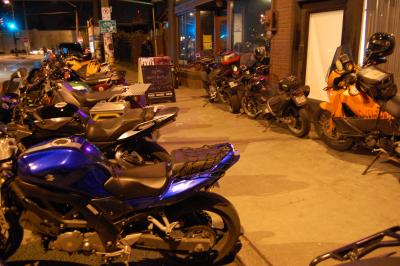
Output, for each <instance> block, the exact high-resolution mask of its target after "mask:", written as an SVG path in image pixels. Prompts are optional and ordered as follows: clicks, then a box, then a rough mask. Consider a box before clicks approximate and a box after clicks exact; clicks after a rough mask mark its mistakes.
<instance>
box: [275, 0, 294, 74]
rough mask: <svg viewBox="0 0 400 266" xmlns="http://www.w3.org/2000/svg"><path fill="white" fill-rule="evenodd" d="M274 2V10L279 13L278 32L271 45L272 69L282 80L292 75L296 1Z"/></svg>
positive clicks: (281, 0) (277, 0) (280, 0)
mask: <svg viewBox="0 0 400 266" xmlns="http://www.w3.org/2000/svg"><path fill="white" fill-rule="evenodd" d="M273 1H274V2H273V9H274V10H275V11H278V31H277V33H276V34H275V35H274V37H273V38H272V43H271V68H272V73H273V74H276V75H278V77H279V78H281V77H282V76H286V75H289V74H291V64H292V51H293V33H294V20H295V7H296V1H295V0H273Z"/></svg>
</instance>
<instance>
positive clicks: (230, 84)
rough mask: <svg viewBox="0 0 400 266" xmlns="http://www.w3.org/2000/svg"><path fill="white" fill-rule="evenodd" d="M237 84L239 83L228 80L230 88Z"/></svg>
mask: <svg viewBox="0 0 400 266" xmlns="http://www.w3.org/2000/svg"><path fill="white" fill-rule="evenodd" d="M237 85H239V84H237V83H236V82H233V81H231V82H229V87H231V88H234V87H236V86H237Z"/></svg>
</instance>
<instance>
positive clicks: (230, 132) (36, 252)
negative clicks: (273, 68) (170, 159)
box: [0, 60, 400, 266]
mask: <svg viewBox="0 0 400 266" xmlns="http://www.w3.org/2000/svg"><path fill="white" fill-rule="evenodd" d="M10 64H11V65H12V68H13V69H15V68H16V67H18V66H21V65H26V66H29V64H30V61H24V60H22V61H12V62H11V61H6V60H4V61H1V62H0V66H1V70H3V68H7V69H8V70H10V69H11V68H10ZM132 68H133V67H132ZM0 73H1V78H2V79H3V78H5V77H6V76H7V75H8V73H5V72H0ZM128 75H130V76H131V77H132V75H133V73H132V72H128ZM131 81H132V80H131ZM176 93H177V102H176V103H170V104H166V105H169V106H178V107H179V108H180V112H179V115H178V119H177V121H176V122H174V123H172V124H170V125H168V126H167V127H165V128H163V130H162V131H161V138H160V143H161V144H162V145H163V146H165V147H166V148H167V149H168V150H169V151H172V150H173V149H176V148H180V147H200V146H202V145H205V144H214V143H219V142H231V143H233V145H234V146H235V148H236V149H237V150H238V151H239V152H240V154H241V158H240V160H239V162H238V163H237V164H236V165H234V166H233V167H232V168H231V169H230V170H229V171H228V172H227V173H226V175H225V176H224V177H223V178H222V179H221V181H220V188H216V189H214V191H215V192H217V193H220V194H222V195H223V196H225V197H227V198H228V199H229V200H230V201H231V202H232V203H233V204H234V206H235V207H236V209H237V211H238V213H239V216H240V218H241V223H242V226H243V228H244V234H245V237H246V238H247V239H248V240H249V241H250V242H251V243H252V245H254V246H255V247H256V249H257V250H258V251H259V252H260V253H262V255H263V256H264V257H265V258H267V260H268V261H269V263H270V264H271V265H275V266H297V265H308V263H309V262H310V261H311V260H312V259H313V258H314V257H315V256H317V255H320V254H321V253H324V252H326V251H329V250H331V249H334V248H338V247H340V246H342V245H344V244H346V243H349V242H352V241H355V240H357V239H360V238H362V237H365V236H368V235H370V234H373V233H375V232H377V231H380V230H383V229H385V228H387V227H390V226H394V225H397V224H398V223H399V219H398V218H399V216H398V214H397V212H396V211H397V210H398V209H399V208H400V184H399V178H400V170H399V168H398V166H397V165H394V164H392V163H390V162H388V161H385V160H379V161H378V162H377V163H376V164H375V165H374V166H373V167H372V169H371V170H370V171H369V172H368V174H367V175H362V174H361V173H362V172H363V170H364V169H365V167H366V165H368V164H369V163H370V161H371V160H373V158H374V156H373V155H372V154H371V153H370V152H369V151H367V150H356V151H349V152H337V151H334V150H331V149H329V148H328V147H327V146H326V145H324V143H322V142H321V141H320V140H319V139H318V137H317V136H316V134H315V132H312V133H311V134H310V137H308V138H305V139H298V138H296V137H294V136H292V135H291V134H290V133H289V132H288V131H287V130H286V129H285V128H283V127H281V126H279V125H275V124H272V125H269V124H268V123H267V122H265V121H260V120H252V119H249V118H248V117H246V116H245V115H244V114H239V115H234V114H231V113H229V112H227V111H226V110H225V109H224V107H223V106H221V105H218V104H207V100H206V99H205V98H204V97H203V96H204V91H203V90H201V89H200V88H179V89H178V90H177V91H176ZM240 254H241V253H239V255H240ZM142 255H143V253H141V252H138V251H136V252H135V253H134V255H133V257H134V261H142V264H137V265H162V264H163V262H162V261H160V260H159V256H158V254H153V255H152V256H153V260H151V259H150V260H147V259H146V260H144V259H143V258H142ZM147 255H148V254H147V253H146V254H145V256H147ZM242 257H243V260H244V261H246V260H247V261H249V263H247V265H255V264H251V260H252V258H249V257H246V254H242ZM26 260H63V261H70V262H80V263H85V264H91V265H94V264H98V263H99V261H98V259H97V258H86V257H83V256H69V255H65V254H62V255H61V253H60V252H49V253H48V254H44V253H43V252H41V251H40V247H39V240H36V239H35V238H33V237H32V236H31V235H29V234H28V236H27V237H26V238H25V239H24V245H23V246H22V247H21V248H20V249H19V251H18V252H17V253H16V254H15V255H14V256H12V258H11V259H10V261H19V262H21V261H26ZM267 263H268V262H265V264H266V265H267ZM10 265H17V264H13V263H10ZM22 265H23V263H22ZM51 265H55V264H52V263H51ZM69 265H70V264H69ZM324 265H329V264H324Z"/></svg>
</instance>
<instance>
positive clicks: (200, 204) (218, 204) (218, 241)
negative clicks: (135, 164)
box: [164, 192, 240, 265]
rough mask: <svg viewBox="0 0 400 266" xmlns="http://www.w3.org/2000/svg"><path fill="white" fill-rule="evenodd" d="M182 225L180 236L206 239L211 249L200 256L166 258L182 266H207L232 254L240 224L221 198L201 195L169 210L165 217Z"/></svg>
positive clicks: (169, 254) (171, 254)
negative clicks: (182, 265)
mask: <svg viewBox="0 0 400 266" xmlns="http://www.w3.org/2000/svg"><path fill="white" fill-rule="evenodd" d="M167 216H168V217H169V218H170V219H173V221H178V222H179V224H180V225H181V227H180V229H179V230H180V231H181V233H182V234H183V235H184V236H185V237H188V238H207V239H209V240H210V243H211V249H210V250H208V251H205V252H201V253H191V254H175V253H167V254H164V255H165V256H167V257H169V258H170V259H173V260H174V261H178V262H180V263H183V264H184V265H210V264H215V263H218V262H220V261H221V260H222V259H224V258H225V257H227V256H228V255H230V254H231V252H232V251H233V248H234V246H235V244H236V243H237V241H238V239H239V235H240V220H239V216H238V214H237V212H236V210H235V208H234V207H233V205H232V204H231V203H230V202H229V201H228V200H227V199H225V198H223V197H222V196H219V195H217V194H214V193H209V192H201V193H198V194H197V195H195V196H193V197H191V198H189V199H188V200H186V201H184V202H182V203H179V204H177V205H174V206H172V211H171V213H170V214H168V215H167Z"/></svg>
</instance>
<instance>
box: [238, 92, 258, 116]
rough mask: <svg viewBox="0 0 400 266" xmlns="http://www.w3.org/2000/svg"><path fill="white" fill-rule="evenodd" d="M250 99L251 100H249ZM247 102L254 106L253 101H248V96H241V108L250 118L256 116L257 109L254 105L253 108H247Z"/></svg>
mask: <svg viewBox="0 0 400 266" xmlns="http://www.w3.org/2000/svg"><path fill="white" fill-rule="evenodd" d="M250 101H252V100H250ZM249 104H252V105H253V107H255V103H254V102H253V101H252V103H250V102H249V97H247V96H243V97H242V100H241V105H242V109H243V111H244V112H245V114H246V115H247V116H248V117H250V118H253V119H254V118H256V117H257V113H258V112H257V110H256V107H255V108H249V107H250V106H249Z"/></svg>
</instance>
